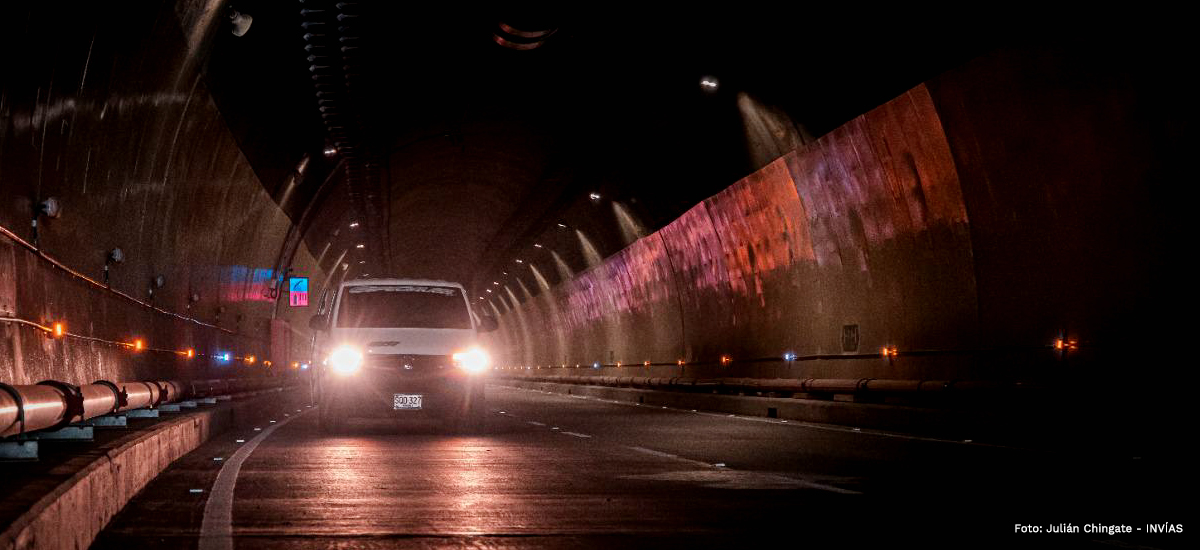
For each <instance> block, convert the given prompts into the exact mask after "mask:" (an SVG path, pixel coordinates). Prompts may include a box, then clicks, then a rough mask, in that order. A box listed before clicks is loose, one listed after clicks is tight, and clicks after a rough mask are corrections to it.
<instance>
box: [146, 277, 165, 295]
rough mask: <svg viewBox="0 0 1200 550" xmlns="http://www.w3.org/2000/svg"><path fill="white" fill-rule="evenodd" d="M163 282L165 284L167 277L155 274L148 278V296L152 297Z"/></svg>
mask: <svg viewBox="0 0 1200 550" xmlns="http://www.w3.org/2000/svg"><path fill="white" fill-rule="evenodd" d="M165 284H167V278H166V277H163V276H162V275H155V276H154V278H153V279H150V297H151V298H153V297H154V291H155V290H158V289H160V288H162V287H163V285H165Z"/></svg>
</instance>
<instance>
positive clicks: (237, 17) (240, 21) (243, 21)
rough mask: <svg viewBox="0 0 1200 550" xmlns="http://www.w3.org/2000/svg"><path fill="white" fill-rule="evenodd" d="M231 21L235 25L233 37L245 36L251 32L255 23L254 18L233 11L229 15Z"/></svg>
mask: <svg viewBox="0 0 1200 550" xmlns="http://www.w3.org/2000/svg"><path fill="white" fill-rule="evenodd" d="M229 21H230V22H231V23H233V35H234V36H245V35H246V33H247V32H249V31H250V25H251V24H253V23H254V17H252V16H250V15H247V14H244V13H242V12H240V11H237V10H233V12H232V13H230V14H229Z"/></svg>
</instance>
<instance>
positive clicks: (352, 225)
mask: <svg viewBox="0 0 1200 550" xmlns="http://www.w3.org/2000/svg"><path fill="white" fill-rule="evenodd" d="M350 227H358V222H350Z"/></svg>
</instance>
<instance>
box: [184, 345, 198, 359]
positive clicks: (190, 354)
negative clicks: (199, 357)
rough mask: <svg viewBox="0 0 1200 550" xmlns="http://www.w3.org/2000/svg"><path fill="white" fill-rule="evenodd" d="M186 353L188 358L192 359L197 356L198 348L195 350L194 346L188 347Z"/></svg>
mask: <svg viewBox="0 0 1200 550" xmlns="http://www.w3.org/2000/svg"><path fill="white" fill-rule="evenodd" d="M186 355H187V358H188V359H191V358H193V357H195V356H196V350H194V349H192V348H188V349H187V352H186Z"/></svg>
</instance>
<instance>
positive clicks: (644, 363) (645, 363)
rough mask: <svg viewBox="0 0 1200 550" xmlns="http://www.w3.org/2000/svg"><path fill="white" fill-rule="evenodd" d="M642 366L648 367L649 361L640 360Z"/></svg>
mask: <svg viewBox="0 0 1200 550" xmlns="http://www.w3.org/2000/svg"><path fill="white" fill-rule="evenodd" d="M642 366H645V367H649V366H650V362H649V361H642Z"/></svg>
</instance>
